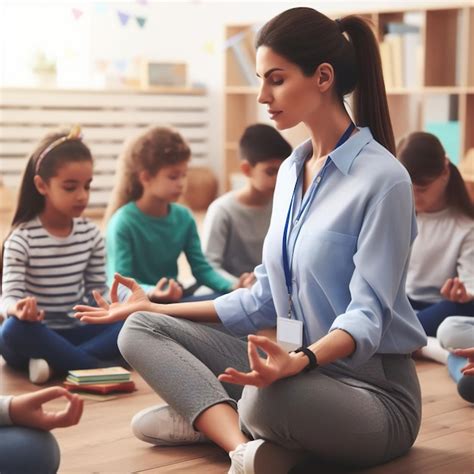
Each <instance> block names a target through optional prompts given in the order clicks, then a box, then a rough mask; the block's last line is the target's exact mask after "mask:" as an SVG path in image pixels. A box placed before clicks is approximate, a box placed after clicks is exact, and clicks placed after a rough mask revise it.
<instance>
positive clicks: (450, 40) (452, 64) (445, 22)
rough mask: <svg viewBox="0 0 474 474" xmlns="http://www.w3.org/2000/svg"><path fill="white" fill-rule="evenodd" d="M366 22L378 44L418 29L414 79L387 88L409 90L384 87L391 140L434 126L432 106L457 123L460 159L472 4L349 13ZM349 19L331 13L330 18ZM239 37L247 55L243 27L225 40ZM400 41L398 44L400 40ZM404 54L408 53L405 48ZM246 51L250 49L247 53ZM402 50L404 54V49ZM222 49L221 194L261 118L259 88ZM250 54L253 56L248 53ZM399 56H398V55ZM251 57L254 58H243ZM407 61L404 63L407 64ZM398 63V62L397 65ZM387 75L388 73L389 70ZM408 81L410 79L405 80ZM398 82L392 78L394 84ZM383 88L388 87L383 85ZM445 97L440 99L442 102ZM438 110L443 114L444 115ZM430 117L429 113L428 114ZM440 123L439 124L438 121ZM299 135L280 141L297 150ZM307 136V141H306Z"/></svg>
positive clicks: (249, 34)
mask: <svg viewBox="0 0 474 474" xmlns="http://www.w3.org/2000/svg"><path fill="white" fill-rule="evenodd" d="M350 13H355V14H359V15H362V16H363V17H364V18H367V19H368V20H370V22H371V24H372V25H373V27H374V31H375V34H376V36H377V38H378V40H379V41H383V40H384V38H385V37H386V32H387V30H386V25H387V24H389V23H393V22H395V23H399V22H404V23H411V22H413V21H415V23H414V24H417V25H418V26H419V33H418V34H419V41H418V43H417V44H415V46H417V48H419V50H418V52H417V53H416V54H415V55H414V56H413V62H412V63H410V62H408V63H406V64H403V67H404V68H405V71H407V72H411V70H410V69H406V68H407V67H408V64H413V65H414V66H415V67H416V69H415V70H414V71H415V74H411V75H410V74H408V76H404V75H403V76H402V79H403V81H402V82H401V81H400V80H398V81H392V82H391V83H390V84H414V86H409V87H388V86H387V98H388V104H389V110H390V115H391V119H392V125H393V129H394V134H395V140H396V142H398V141H399V140H400V138H401V137H402V136H403V135H405V134H407V133H410V132H413V131H415V130H422V129H423V128H424V126H425V123H427V122H437V121H439V120H438V118H439V117H438V116H439V115H440V113H441V112H440V111H439V110H438V109H437V106H438V104H444V109H446V110H448V113H447V116H446V119H445V120H446V122H454V121H457V122H459V133H460V136H459V143H460V155H461V158H463V157H465V155H466V153H467V151H468V150H469V149H471V148H474V61H472V60H471V58H473V57H474V6H473V4H472V1H467V0H466V1H463V0H458V1H456V3H453V4H450V3H448V2H446V3H445V4H438V5H433V6H430V7H426V4H420V5H414V4H413V5H411V6H410V7H406V8H403V9H401V8H390V7H383V6H381V7H380V8H378V9H377V10H361V11H351V12H350ZM347 14H349V12H348V11H344V12H340V13H335V14H334V15H333V18H338V17H340V16H344V15H347ZM412 24H413V23H412ZM239 34H240V35H244V34H245V47H246V49H247V51H250V50H251V49H252V48H251V45H252V41H253V36H254V34H255V28H254V27H253V25H249V24H242V23H241V24H237V25H235V24H234V25H229V26H227V27H226V30H225V36H226V38H227V39H229V38H232V37H235V35H239ZM403 41H404V40H403ZM404 47H405V50H406V51H411V50H410V49H409V48H408V47H407V45H405V46H404ZM249 48H250V49H249ZM407 48H408V49H407ZM229 49H230V48H228V49H227V51H226V53H225V84H226V86H225V88H224V107H225V114H224V120H225V123H224V125H225V136H224V170H225V171H224V174H225V188H226V189H228V188H229V186H230V175H231V173H234V172H236V171H237V170H238V140H239V138H240V135H241V133H242V132H243V130H244V129H245V127H246V126H248V125H250V124H251V123H255V122H257V121H261V120H262V118H261V116H260V115H259V113H258V109H257V106H256V96H257V94H258V92H259V88H258V87H257V86H254V85H250V79H251V78H249V74H247V78H248V80H249V82H247V81H246V80H245V79H246V78H245V77H244V76H245V75H243V74H242V71H239V64H238V61H237V60H236V56H235V54H233V53H232V51H229ZM252 51H253V50H252ZM401 51H403V50H401ZM248 54H250V55H251V56H250V57H252V55H253V54H254V52H249V53H248ZM409 59H410V58H409ZM400 63H401V64H402V63H403V58H402V60H401V61H400ZM392 69H393V68H392ZM410 76H411V77H410ZM399 77H400V76H398V78H399ZM386 83H387V84H389V82H388V81H386ZM444 96H445V97H444ZM444 109H443V110H444ZM433 111H434V113H433ZM442 121H444V119H443V120H442ZM305 133H307V132H306V131H305V130H302V127H299V128H298V130H297V131H296V132H295V130H288V131H284V135H285V138H286V139H287V140H288V141H289V142H290V143H291V144H292V145H293V146H295V145H297V144H298V143H300V142H301V141H302V140H303V139H304V138H305ZM306 136H307V135H306Z"/></svg>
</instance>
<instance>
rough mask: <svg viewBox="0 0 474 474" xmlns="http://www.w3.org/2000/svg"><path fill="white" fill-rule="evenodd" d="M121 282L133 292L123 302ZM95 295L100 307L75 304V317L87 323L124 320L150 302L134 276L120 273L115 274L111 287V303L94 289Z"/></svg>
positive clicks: (145, 307) (106, 322)
mask: <svg viewBox="0 0 474 474" xmlns="http://www.w3.org/2000/svg"><path fill="white" fill-rule="evenodd" d="M119 284H122V285H124V286H126V287H127V288H128V289H129V290H131V292H132V293H131V295H130V296H129V297H128V298H127V300H126V301H124V302H122V303H121V302H119V300H118V295H117V290H118V286H119ZM93 295H94V298H95V300H96V302H97V304H98V306H99V307H98V308H96V307H94V306H86V305H77V306H74V310H75V311H77V313H75V314H74V317H76V318H78V319H80V320H81V321H83V322H85V323H92V324H108V323H114V322H116V321H122V320H124V319H127V317H128V316H130V314H132V313H134V312H135V311H140V310H146V309H148V306H149V304H150V300H149V299H148V297H147V295H146V293H145V292H144V291H143V289H142V288H141V287H140V285H139V284H138V283H137V282H136V281H135V280H134V279H133V278H126V277H123V276H122V275H119V274H118V273H116V274H115V276H114V282H113V283H112V288H111V289H110V301H111V303H110V304H109V303H107V301H105V299H104V298H103V297H102V295H101V294H100V293H99V292H97V291H94V292H93Z"/></svg>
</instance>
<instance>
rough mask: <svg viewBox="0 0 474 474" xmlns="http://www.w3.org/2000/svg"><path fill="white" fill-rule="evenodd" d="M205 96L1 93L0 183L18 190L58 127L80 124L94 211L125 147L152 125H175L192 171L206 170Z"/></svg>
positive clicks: (188, 92) (106, 194)
mask: <svg viewBox="0 0 474 474" xmlns="http://www.w3.org/2000/svg"><path fill="white" fill-rule="evenodd" d="M208 117H209V116H208V100H207V96H206V95H205V93H204V91H202V90H195V89H190V90H187V89H181V90H173V91H163V92H161V91H160V92H159V93H158V92H135V91H113V92H109V91H67V90H37V89H10V88H8V89H7V88H3V89H0V177H1V180H2V181H3V183H4V185H5V186H6V187H9V188H12V189H14V190H16V189H18V187H19V185H20V179H21V175H22V173H23V170H24V168H25V165H26V162H27V159H28V156H29V154H30V153H31V152H32V151H33V149H34V148H35V146H36V144H37V143H38V142H39V140H40V139H41V138H42V137H43V136H44V135H45V134H46V133H48V132H49V131H51V130H53V129H57V128H58V127H65V128H68V127H70V126H71V125H73V124H76V123H78V124H80V125H81V126H82V129H83V134H84V142H85V143H86V144H87V145H88V146H89V147H90V149H91V151H92V154H93V156H94V159H95V174H94V181H93V186H92V193H91V200H90V206H91V207H104V206H105V205H106V204H107V202H108V201H109V198H110V191H111V189H112V186H113V184H114V174H115V170H116V160H117V157H118V154H119V153H120V150H121V149H122V145H123V142H124V141H125V140H127V139H128V138H130V137H133V136H134V135H136V134H137V133H138V132H139V131H140V130H142V129H144V128H147V127H149V126H151V125H171V126H173V127H174V128H176V129H177V130H178V131H179V132H180V133H181V134H182V135H183V136H184V138H185V139H186V140H187V141H188V143H189V145H190V147H191V152H192V161H191V164H192V165H197V166H206V165H208V164H209V163H208V152H209V151H208V135H209V128H208V122H209V120H208Z"/></svg>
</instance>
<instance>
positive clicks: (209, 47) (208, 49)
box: [202, 41, 216, 55]
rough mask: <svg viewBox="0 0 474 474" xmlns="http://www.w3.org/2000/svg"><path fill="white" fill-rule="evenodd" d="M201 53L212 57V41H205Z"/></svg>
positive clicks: (213, 51)
mask: <svg viewBox="0 0 474 474" xmlns="http://www.w3.org/2000/svg"><path fill="white" fill-rule="evenodd" d="M202 49H203V51H204V52H205V53H207V54H210V55H213V54H214V53H215V50H216V48H215V44H214V41H206V42H205V43H204V45H203V47H202Z"/></svg>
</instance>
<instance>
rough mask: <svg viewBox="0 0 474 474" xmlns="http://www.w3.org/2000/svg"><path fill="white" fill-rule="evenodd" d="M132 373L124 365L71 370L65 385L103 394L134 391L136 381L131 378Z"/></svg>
mask: <svg viewBox="0 0 474 474" xmlns="http://www.w3.org/2000/svg"><path fill="white" fill-rule="evenodd" d="M130 375H131V374H130V372H129V371H128V370H126V369H124V368H122V367H105V368H102V369H85V370H70V371H69V374H68V376H67V378H66V380H65V382H64V384H63V385H64V387H66V388H67V389H68V390H70V391H84V392H94V393H101V394H106V393H110V392H133V391H134V390H135V383H134V382H133V380H131V378H130Z"/></svg>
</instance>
